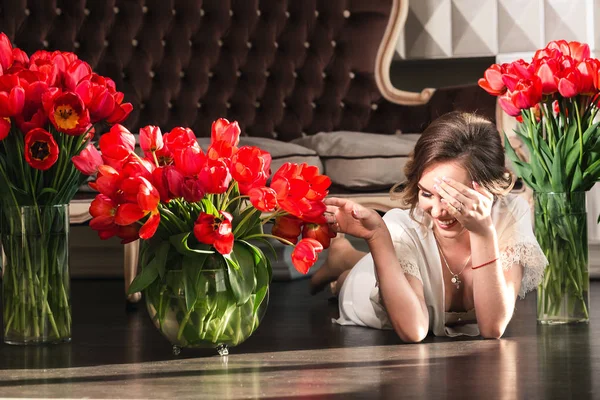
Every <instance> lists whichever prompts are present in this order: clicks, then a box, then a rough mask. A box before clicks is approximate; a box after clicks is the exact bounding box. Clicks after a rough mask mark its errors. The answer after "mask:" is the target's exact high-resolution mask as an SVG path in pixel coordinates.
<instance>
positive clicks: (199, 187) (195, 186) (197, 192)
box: [179, 178, 205, 203]
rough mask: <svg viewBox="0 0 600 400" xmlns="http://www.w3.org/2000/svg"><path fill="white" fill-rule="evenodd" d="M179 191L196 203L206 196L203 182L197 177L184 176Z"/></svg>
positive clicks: (185, 197)
mask: <svg viewBox="0 0 600 400" xmlns="http://www.w3.org/2000/svg"><path fill="white" fill-rule="evenodd" d="M179 191H180V192H181V196H182V197H183V199H184V200H185V201H187V202H188V203H195V202H197V201H200V200H202V199H203V198H204V194H205V189H204V185H203V184H202V182H200V181H199V180H198V179H196V178H184V179H183V181H182V183H181V186H180V189H179Z"/></svg>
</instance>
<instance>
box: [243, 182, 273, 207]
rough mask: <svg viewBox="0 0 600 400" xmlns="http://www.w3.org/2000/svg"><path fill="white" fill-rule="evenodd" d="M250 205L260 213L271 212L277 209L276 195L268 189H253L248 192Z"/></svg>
mask: <svg viewBox="0 0 600 400" xmlns="http://www.w3.org/2000/svg"><path fill="white" fill-rule="evenodd" d="M248 194H249V195H250V203H252V205H253V206H254V208H256V209H257V210H260V211H262V212H271V211H273V210H275V208H276V207H277V193H276V192H275V191H274V190H273V189H271V188H269V187H265V186H263V187H255V188H252V189H250V191H249V192H248Z"/></svg>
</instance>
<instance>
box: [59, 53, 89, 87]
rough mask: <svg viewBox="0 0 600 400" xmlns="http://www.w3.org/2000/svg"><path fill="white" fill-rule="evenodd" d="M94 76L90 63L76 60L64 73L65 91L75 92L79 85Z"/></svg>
mask: <svg viewBox="0 0 600 400" xmlns="http://www.w3.org/2000/svg"><path fill="white" fill-rule="evenodd" d="M91 74H92V67H90V65H89V64H88V63H86V62H85V61H82V60H74V61H73V62H71V63H70V64H68V66H67V68H66V70H65V71H64V75H63V79H64V85H65V89H66V90H68V91H74V90H75V88H76V87H77V84H78V83H79V82H81V81H82V80H83V79H85V78H88V79H89V77H90V75H91Z"/></svg>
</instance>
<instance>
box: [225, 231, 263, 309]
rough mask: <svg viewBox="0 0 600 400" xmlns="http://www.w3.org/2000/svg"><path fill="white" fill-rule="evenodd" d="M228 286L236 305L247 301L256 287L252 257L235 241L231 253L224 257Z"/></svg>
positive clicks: (244, 247)
mask: <svg viewBox="0 0 600 400" xmlns="http://www.w3.org/2000/svg"><path fill="white" fill-rule="evenodd" d="M224 258H225V261H226V262H227V273H228V275H229V284H230V285H231V290H232V292H233V295H234V297H235V299H236V303H237V304H238V305H242V304H244V303H245V302H247V301H248V299H249V298H250V295H251V294H252V292H253V291H254V288H255V287H256V286H255V285H256V283H255V277H254V257H253V255H252V253H251V252H250V251H249V250H248V248H247V247H246V246H244V245H243V244H241V243H239V242H237V241H236V243H235V244H234V246H233V251H232V252H231V253H229V254H228V255H226V256H224Z"/></svg>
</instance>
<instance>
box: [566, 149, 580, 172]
mask: <svg viewBox="0 0 600 400" xmlns="http://www.w3.org/2000/svg"><path fill="white" fill-rule="evenodd" d="M566 159H567V161H566V163H565V175H566V177H567V179H568V180H570V179H569V178H570V177H571V176H572V175H573V172H575V164H576V163H577V161H578V160H579V140H577V142H576V144H575V145H574V146H573V147H571V148H570V149H569V151H568V152H567V157H566ZM577 167H578V168H579V173H580V174H581V168H580V167H579V165H578V166H577Z"/></svg>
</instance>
